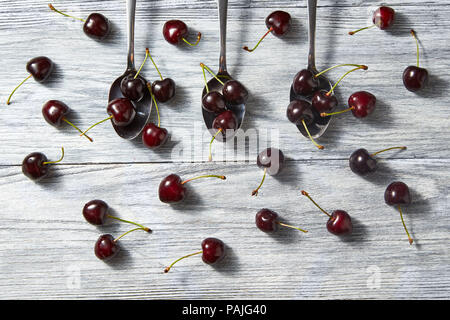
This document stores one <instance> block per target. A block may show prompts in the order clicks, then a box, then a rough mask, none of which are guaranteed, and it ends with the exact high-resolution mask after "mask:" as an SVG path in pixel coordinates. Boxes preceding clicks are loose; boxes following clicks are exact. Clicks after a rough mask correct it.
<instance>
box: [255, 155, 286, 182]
mask: <svg viewBox="0 0 450 320" xmlns="http://www.w3.org/2000/svg"><path fill="white" fill-rule="evenodd" d="M256 164H257V165H258V167H260V168H262V169H265V170H266V171H267V173H268V174H270V175H272V176H274V175H277V174H278V173H280V171H281V170H282V169H283V166H284V154H283V152H282V151H281V150H279V149H277V148H267V149H265V150H263V151H261V152H260V153H259V154H258V157H257V159H256Z"/></svg>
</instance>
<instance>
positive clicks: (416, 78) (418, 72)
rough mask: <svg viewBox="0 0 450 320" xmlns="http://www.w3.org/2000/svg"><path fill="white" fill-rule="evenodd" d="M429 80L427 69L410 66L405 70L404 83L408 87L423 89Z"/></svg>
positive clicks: (417, 89) (413, 90)
mask: <svg viewBox="0 0 450 320" xmlns="http://www.w3.org/2000/svg"><path fill="white" fill-rule="evenodd" d="M427 82H428V71H427V69H424V68H420V67H416V66H409V67H407V68H406V69H405V71H404V72H403V84H404V85H405V87H406V89H408V90H409V91H411V92H416V91H419V90H421V89H423V88H424V87H425V86H426V84H427Z"/></svg>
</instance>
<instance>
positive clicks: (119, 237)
mask: <svg viewBox="0 0 450 320" xmlns="http://www.w3.org/2000/svg"><path fill="white" fill-rule="evenodd" d="M146 229H148V228H145V227H144V228H134V229H131V230H129V231H127V232H125V233H124V234H122V235H121V236H118V237H117V238H116V239H114V242H117V241H119V239H121V238H122V237H124V236H126V235H127V234H129V233H131V232H133V231H136V230H144V231H147V230H146Z"/></svg>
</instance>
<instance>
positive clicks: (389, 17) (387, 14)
mask: <svg viewBox="0 0 450 320" xmlns="http://www.w3.org/2000/svg"><path fill="white" fill-rule="evenodd" d="M394 20H395V11H394V9H392V8H390V7H385V6H382V7H379V8H378V9H377V10H375V12H374V13H373V18H372V21H373V25H371V26H368V27H364V28H361V29H358V30H355V31H350V32H349V33H348V34H349V35H354V34H355V33H357V32H359V31H362V30H366V29H369V28H373V27H375V26H377V27H378V28H380V29H381V30H385V29H388V28H390V27H391V26H392V25H393V24H394Z"/></svg>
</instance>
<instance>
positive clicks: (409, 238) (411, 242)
mask: <svg viewBox="0 0 450 320" xmlns="http://www.w3.org/2000/svg"><path fill="white" fill-rule="evenodd" d="M398 211H399V212H400V218H401V219H402V224H403V228H405V231H406V234H407V235H408V241H409V244H413V239H412V238H411V236H410V235H409V232H408V229H407V228H406V224H405V220H403V213H402V209H401V208H400V206H398Z"/></svg>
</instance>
